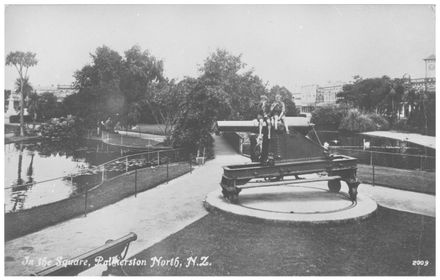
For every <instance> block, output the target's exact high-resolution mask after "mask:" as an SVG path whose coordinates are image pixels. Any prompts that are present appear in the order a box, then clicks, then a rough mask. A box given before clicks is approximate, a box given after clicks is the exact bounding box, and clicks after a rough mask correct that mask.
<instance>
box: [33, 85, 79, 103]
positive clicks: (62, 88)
mask: <svg viewBox="0 0 440 280" xmlns="http://www.w3.org/2000/svg"><path fill="white" fill-rule="evenodd" d="M34 90H35V91H36V92H37V94H38V95H41V94H43V93H45V92H49V93H53V94H54V95H55V96H56V97H57V101H58V102H61V101H63V100H64V98H66V96H69V95H71V94H73V93H75V92H76V89H75V88H74V87H73V86H72V85H56V86H54V85H50V86H40V85H38V86H36V87H35V88H34Z"/></svg>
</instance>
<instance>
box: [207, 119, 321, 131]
mask: <svg viewBox="0 0 440 280" xmlns="http://www.w3.org/2000/svg"><path fill="white" fill-rule="evenodd" d="M284 121H285V122H286V124H287V126H288V127H289V130H291V129H292V130H295V131H298V132H300V133H301V134H303V135H306V134H307V133H308V132H309V131H310V130H311V129H312V128H313V127H314V124H313V123H310V122H309V120H308V119H307V118H304V117H285V118H284ZM265 125H266V124H265V123H264V122H263V126H265ZM258 127H259V124H258V120H257V119H255V120H247V121H217V127H216V129H217V131H219V132H250V133H258Z"/></svg>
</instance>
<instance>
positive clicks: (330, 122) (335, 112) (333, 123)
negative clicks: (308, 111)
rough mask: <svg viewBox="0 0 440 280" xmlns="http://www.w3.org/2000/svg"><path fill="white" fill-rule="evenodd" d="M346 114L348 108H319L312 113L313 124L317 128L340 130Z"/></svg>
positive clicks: (329, 106) (330, 106)
mask: <svg viewBox="0 0 440 280" xmlns="http://www.w3.org/2000/svg"><path fill="white" fill-rule="evenodd" d="M345 114H346V108H343V107H340V106H335V105H327V106H323V107H318V108H316V109H315V110H314V111H313V112H312V119H311V122H312V123H314V124H316V125H317V126H326V127H334V128H338V127H339V124H340V123H341V120H342V118H343V117H344V116H345Z"/></svg>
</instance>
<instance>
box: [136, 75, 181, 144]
mask: <svg viewBox="0 0 440 280" xmlns="http://www.w3.org/2000/svg"><path fill="white" fill-rule="evenodd" d="M189 91H190V89H189V88H188V81H187V80H183V81H181V82H180V83H178V84H175V81H174V80H171V81H167V80H166V81H164V82H162V83H160V84H158V85H157V86H156V87H155V88H154V90H153V96H152V97H151V98H149V99H146V100H145V102H146V104H147V105H148V108H149V109H150V111H151V113H152V114H151V115H152V116H153V118H154V119H155V122H156V123H158V124H162V125H163V129H162V133H163V134H164V135H166V136H167V138H168V139H171V136H172V130H173V128H174V126H175V125H176V123H177V120H178V119H179V117H180V116H181V115H182V114H183V106H182V104H183V103H184V102H185V99H186V96H187V94H188V92H189Z"/></svg>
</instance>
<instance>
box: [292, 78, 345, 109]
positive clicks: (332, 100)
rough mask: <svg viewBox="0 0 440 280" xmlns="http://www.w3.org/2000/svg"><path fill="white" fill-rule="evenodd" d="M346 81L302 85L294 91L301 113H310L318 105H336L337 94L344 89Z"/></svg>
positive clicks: (296, 103)
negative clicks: (322, 84) (321, 84)
mask: <svg viewBox="0 0 440 280" xmlns="http://www.w3.org/2000/svg"><path fill="white" fill-rule="evenodd" d="M344 84H345V83H343V82H337V83H328V84H326V85H325V86H320V85H318V84H312V85H305V86H301V87H300V88H298V89H297V90H296V92H294V93H293V97H294V100H295V105H296V106H297V107H298V108H299V109H300V112H301V114H310V113H311V112H312V111H313V110H315V108H316V107H319V106H326V105H334V104H336V101H337V96H336V95H337V94H338V93H339V92H341V91H342V87H343V86H344Z"/></svg>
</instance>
